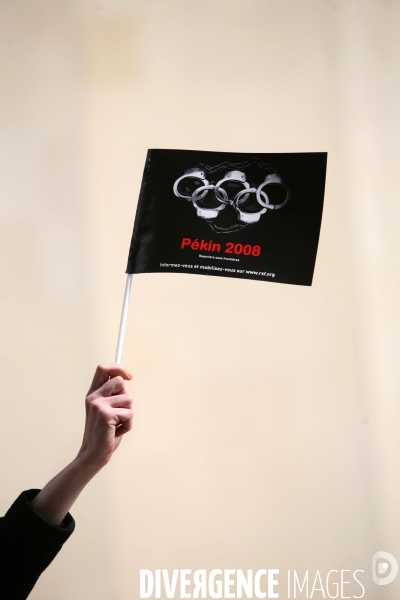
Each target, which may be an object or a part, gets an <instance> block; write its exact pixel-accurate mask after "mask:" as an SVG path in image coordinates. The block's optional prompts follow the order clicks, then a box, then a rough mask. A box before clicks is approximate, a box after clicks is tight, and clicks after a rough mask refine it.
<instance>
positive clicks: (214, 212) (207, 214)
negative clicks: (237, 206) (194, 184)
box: [192, 185, 228, 219]
mask: <svg viewBox="0 0 400 600" xmlns="http://www.w3.org/2000/svg"><path fill="white" fill-rule="evenodd" d="M213 189H214V186H213V185H202V186H201V187H199V188H197V189H196V190H195V191H194V192H193V195H192V204H193V206H194V207H195V209H196V210H197V216H198V217H200V218H201V219H215V218H216V217H218V213H219V211H220V210H223V209H224V208H225V204H220V205H219V206H215V207H201V206H199V205H198V204H197V198H198V196H199V200H201V199H202V198H204V194H203V190H207V191H206V193H208V190H213ZM222 192H224V194H225V196H226V198H228V194H227V193H226V192H225V190H224V189H223V190H222Z"/></svg>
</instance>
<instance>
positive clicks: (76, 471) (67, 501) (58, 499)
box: [31, 457, 99, 525]
mask: <svg viewBox="0 0 400 600" xmlns="http://www.w3.org/2000/svg"><path fill="white" fill-rule="evenodd" d="M98 471H99V468H98V467H94V466H93V465H91V464H90V463H88V462H86V461H84V460H83V459H82V458H80V457H77V458H75V460H73V461H72V462H71V463H70V464H69V465H68V466H67V467H65V469H63V470H62V471H61V472H60V473H58V475H56V476H55V477H54V478H53V479H52V480H51V481H49V483H48V484H47V485H46V486H45V487H44V488H43V489H42V491H41V492H39V494H38V495H37V496H36V497H35V498H34V499H33V500H32V502H31V504H32V506H33V508H34V509H35V510H36V512H37V513H38V514H39V515H40V516H41V517H42V518H43V519H45V521H47V522H48V523H51V524H52V525H60V524H61V523H62V521H63V519H64V518H65V516H66V515H67V513H68V512H69V510H70V508H71V506H72V505H73V504H74V502H75V500H76V499H77V498H78V496H79V494H80V493H81V492H82V490H83V489H84V487H85V486H86V485H87V484H88V483H89V481H90V480H91V479H92V478H93V477H94V476H95V475H96V473H97V472H98Z"/></svg>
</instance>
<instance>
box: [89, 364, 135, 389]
mask: <svg viewBox="0 0 400 600" xmlns="http://www.w3.org/2000/svg"><path fill="white" fill-rule="evenodd" d="M110 377H112V378H114V377H121V378H122V379H127V380H130V379H132V375H131V373H129V371H128V370H127V369H125V367H123V366H122V365H116V364H114V363H110V364H101V365H99V366H98V367H97V369H96V372H95V374H94V377H93V381H92V385H91V386H90V388H89V391H88V395H89V394H92V393H93V392H94V391H96V390H98V389H99V388H100V387H101V386H102V385H103V384H104V383H106V382H107V381H108V380H109V379H110Z"/></svg>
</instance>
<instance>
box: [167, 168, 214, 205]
mask: <svg viewBox="0 0 400 600" xmlns="http://www.w3.org/2000/svg"><path fill="white" fill-rule="evenodd" d="M184 179H200V180H201V181H203V182H204V186H208V181H207V179H206V174H205V172H204V171H202V170H201V169H198V168H197V167H194V168H193V169H186V171H185V172H184V173H183V175H182V177H179V178H178V179H177V180H176V181H175V183H174V194H175V196H178V198H183V199H184V200H191V199H192V195H191V194H189V195H188V196H186V195H185V194H181V193H180V191H179V184H180V183H181V181H183V180H184ZM204 186H202V187H203V188H204ZM203 191H204V193H203V194H202V196H201V197H200V198H199V200H200V199H201V198H204V196H206V195H207V194H208V190H203Z"/></svg>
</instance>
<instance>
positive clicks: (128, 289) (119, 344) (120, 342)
mask: <svg viewBox="0 0 400 600" xmlns="http://www.w3.org/2000/svg"><path fill="white" fill-rule="evenodd" d="M131 285H132V273H129V275H128V277H127V278H126V286H125V295H124V302H123V304H122V314H121V323H120V325H119V334H118V342H117V352H116V354H115V362H116V364H117V365H120V364H121V356H122V347H123V345H124V336H125V327H126V319H127V317H128V306H129V296H130V295H131Z"/></svg>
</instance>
